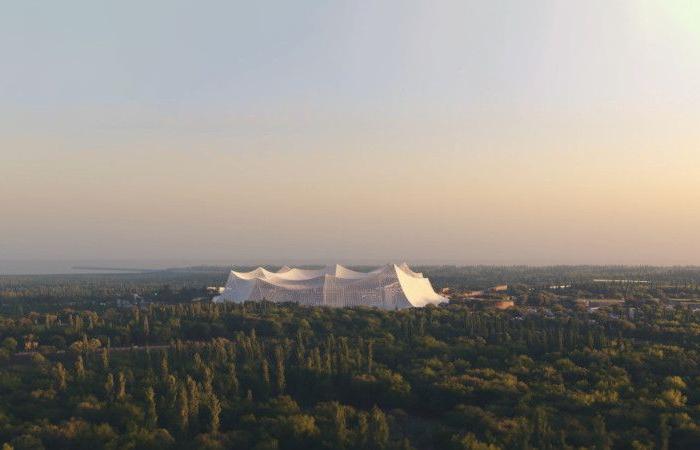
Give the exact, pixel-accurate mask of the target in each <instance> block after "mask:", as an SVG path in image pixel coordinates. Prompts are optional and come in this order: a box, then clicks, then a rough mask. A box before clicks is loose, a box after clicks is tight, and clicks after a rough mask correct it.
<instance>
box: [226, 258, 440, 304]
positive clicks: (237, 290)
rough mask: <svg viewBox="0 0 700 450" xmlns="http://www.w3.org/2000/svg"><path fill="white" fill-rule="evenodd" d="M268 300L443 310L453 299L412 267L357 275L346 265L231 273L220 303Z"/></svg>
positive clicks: (258, 269) (393, 268)
mask: <svg viewBox="0 0 700 450" xmlns="http://www.w3.org/2000/svg"><path fill="white" fill-rule="evenodd" d="M260 300H267V301H271V302H279V303H282V302H294V303H299V304H302V305H307V306H335V307H351V306H370V307H376V308H382V309H404V308H411V307H422V306H426V305H437V304H440V303H444V302H447V299H446V298H445V297H443V296H441V295H439V294H438V293H436V292H435V290H434V289H433V287H432V285H431V284H430V280H428V279H427V278H425V277H424V276H423V274H422V273H416V272H414V271H412V270H411V269H410V268H409V267H408V265H407V264H406V263H403V264H399V265H396V264H387V265H385V266H382V267H380V268H378V269H376V270H373V271H371V272H356V271H354V270H350V269H348V268H346V267H343V266H341V265H335V266H326V267H324V268H322V269H297V268H291V267H287V266H285V267H282V268H281V269H280V270H279V271H277V272H270V271H269V270H266V269H264V268H262V267H258V268H257V269H255V270H252V271H250V272H236V271H234V270H232V271H231V274H230V275H229V277H228V280H227V281H226V286H225V287H224V290H223V292H222V293H221V295H219V296H217V297H215V298H214V301H215V302H236V303H242V302H245V301H260Z"/></svg>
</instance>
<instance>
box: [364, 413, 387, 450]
mask: <svg viewBox="0 0 700 450" xmlns="http://www.w3.org/2000/svg"><path fill="white" fill-rule="evenodd" d="M368 438H369V439H368V441H369V445H370V448H373V449H376V450H383V449H385V448H386V447H387V445H388V443H389V424H388V423H387V421H386V416H385V415H384V411H382V410H381V409H379V408H378V407H377V406H376V405H375V406H374V408H372V411H371V412H370V415H369V436H368Z"/></svg>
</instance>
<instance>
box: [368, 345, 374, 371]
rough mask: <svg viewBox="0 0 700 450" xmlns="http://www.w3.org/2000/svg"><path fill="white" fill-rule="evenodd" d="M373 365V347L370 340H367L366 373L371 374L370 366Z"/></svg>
mask: <svg viewBox="0 0 700 450" xmlns="http://www.w3.org/2000/svg"><path fill="white" fill-rule="evenodd" d="M373 365H374V348H373V344H372V340H371V339H370V340H369V342H367V373H368V374H370V375H372V366H373Z"/></svg>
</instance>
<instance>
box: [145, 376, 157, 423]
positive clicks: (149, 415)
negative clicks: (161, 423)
mask: <svg viewBox="0 0 700 450" xmlns="http://www.w3.org/2000/svg"><path fill="white" fill-rule="evenodd" d="M157 426H158V413H157V411H156V395H155V392H154V391H153V388H152V387H151V386H148V387H147V388H146V427H147V428H148V429H150V430H153V429H155V428H156V427H157Z"/></svg>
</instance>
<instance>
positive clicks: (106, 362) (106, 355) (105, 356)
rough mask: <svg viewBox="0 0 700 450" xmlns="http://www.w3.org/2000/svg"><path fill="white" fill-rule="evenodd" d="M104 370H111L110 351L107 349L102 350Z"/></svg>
mask: <svg viewBox="0 0 700 450" xmlns="http://www.w3.org/2000/svg"><path fill="white" fill-rule="evenodd" d="M102 370H104V371H107V370H109V351H108V350H107V349H106V348H103V349H102Z"/></svg>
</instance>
